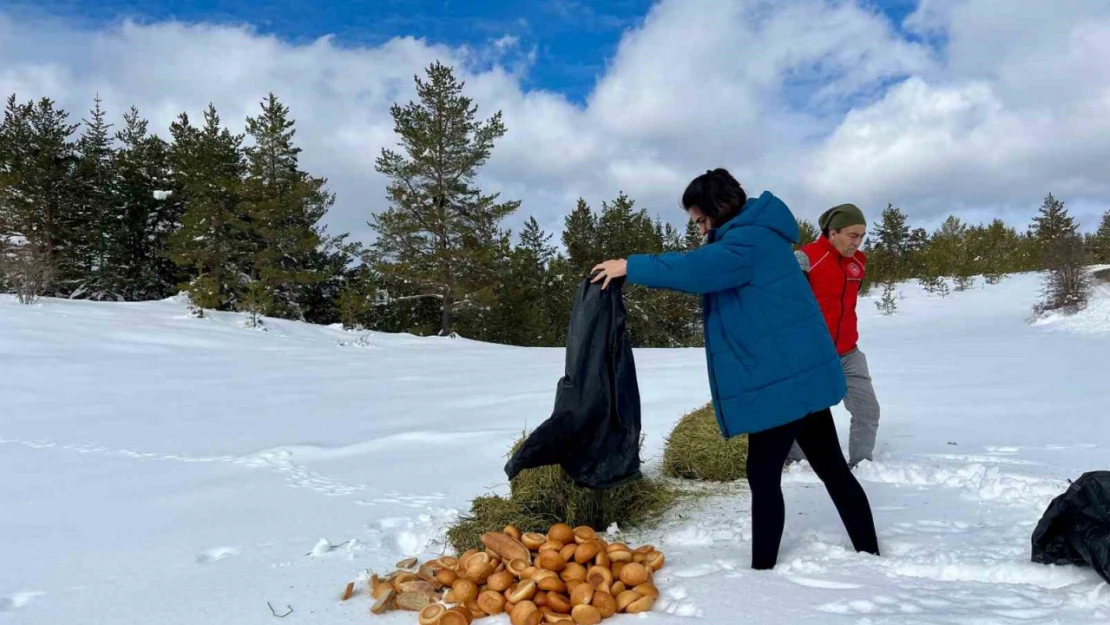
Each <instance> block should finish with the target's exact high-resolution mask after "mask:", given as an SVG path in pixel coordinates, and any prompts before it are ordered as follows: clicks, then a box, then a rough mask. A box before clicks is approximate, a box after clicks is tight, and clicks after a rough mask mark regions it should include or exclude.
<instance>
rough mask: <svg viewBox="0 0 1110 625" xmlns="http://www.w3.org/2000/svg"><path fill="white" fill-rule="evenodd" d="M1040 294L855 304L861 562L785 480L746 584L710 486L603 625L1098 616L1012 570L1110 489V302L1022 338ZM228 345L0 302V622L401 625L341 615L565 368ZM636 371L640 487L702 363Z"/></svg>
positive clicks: (1076, 619)
mask: <svg viewBox="0 0 1110 625" xmlns="http://www.w3.org/2000/svg"><path fill="white" fill-rule="evenodd" d="M1039 286H1040V285H1039V280H1038V278H1037V277H1036V276H1033V275H1024V276H1016V277H1013V278H1009V279H1007V280H1006V281H1004V282H1003V283H1002V284H999V285H996V286H990V287H984V286H982V285H981V283H980V286H979V287H977V288H975V289H973V290H971V291H968V292H963V293H954V294H952V295H951V296H950V297H948V298H947V299H944V300H941V299H939V298H933V297H930V296H926V295H925V294H924V293H923V292H922V291H921V290H920V289H919V288H917V287H916V286H913V285H907V286H905V287H903V293H904V294H905V298H904V299H902V300H900V301H899V307H900V310H899V312H898V314H897V315H895V316H892V317H884V316H880V315H879V314H878V312H877V311H876V309H875V307H874V305H873V304H872V303H871V301H870V300H864V301H863V302H861V313H862V320H861V326H862V328H861V330H862V335H863V341H862V343H861V346H862V348H863V349H864V350H865V351H866V352H867V354H868V357H869V360H870V364H871V369H872V373H873V376H874V377H875V383H876V387H877V390H878V392H879V398H880V401H881V402H882V405H883V411H884V412H883V418H882V424H881V426H880V430H879V448H878V452H879V457H878V458H877V459H876V462H875V463H871V464H865V465H864V466H861V467H860V468H859V469H858V474H859V476H860V478H861V479H862V480H863V484H864V487H865V488H866V490H867V492H868V495H869V496H870V497H871V502H872V505H873V506H874V509H875V515H876V521H877V525H878V530H879V536H880V546H881V547H882V549H883V551H884V555H883V557H881V558H872V557H865V556H860V555H856V554H854V553H851V552H850V551H849V550H846V547H848V546H849V543H848V541H847V538H846V536H845V535H844V533H843V531H842V530H841V526H840V522H839V519H838V518H837V516H836V512H835V510H834V508H833V507H832V505H831V503H830V502H829V501H828V498H827V497H826V496H825V493H824V491H823V489H822V488H821V486H820V484H819V483H818V482H817V481H816V479H815V477H814V476H813V474H812V473H811V472H809V471H808V470H807V469H805V468H794V469H792V470H791V471H790V472H789V474H788V475H787V476H786V483H785V492H786V498H787V511H788V520H787V529H786V535H785V537H784V541H783V550H782V554H781V557H780V566H779V568H778V569H776V570H775V571H772V572H765V573H756V572H752V571H750V570H749V569H748V559H749V556H750V543H749V542H748V541H749V539H750V523H749V519H748V509H747V502H746V499H745V497H744V495H743V488H740V487H737V488H732V489H729V491H728V492H726V493H723V494H722V495H721V496H719V497H714V498H711V499H707V500H703V501H702V502H700V504H699V506H698V508H697V509H693V510H683V511H681V513H682V514H681V517H678V516H676V517H674V518H672V519H670V520H668V521H667V522H666V523H665V524H664V526H663V527H660V528H658V529H656V530H652V531H651V532H649V533H648V534H647V535H646V536H635V537H631V538H630V539H631V540H634V541H635V542H637V543H641V542H651V543H653V544H656V545H657V546H659V547H660V548H661V549H663V550H665V551H666V553H667V556H668V566H667V568H665V569H664V574H663V575H662V576H661V579H660V580H659V582H660V586H661V588H662V589H663V593H664V599H663V600H662V601H661V602H660V603H658V604H657V606H656V612H654V613H652V614H650V615H646V616H641V617H617V618H616V620H614V621H613V622H614V625H618V624H619V623H620V622H625V621H626V622H632V621H633V619H636V618H642V619H645V620H647V621H649V622H657V623H687V622H692V621H691V619H695V620H705V622H711V623H733V622H752V623H767V624H773V623H798V622H809V623H872V624H879V623H953V624H961V625H962V624H965V623H966V624H970V623H1054V622H1060V623H1069V624H1077V625H1081V624H1085V623H1105V622H1107V621H1108V620H1110V589H1108V588H1106V585H1105V584H1102V583H1100V580H1099V579H1098V578H1097V577H1096V576H1095V575H1094V574H1093V573H1092V572H1091V571H1089V570H1082V569H1078V568H1074V567H1063V568H1061V567H1046V566H1042V565H1038V564H1032V563H1029V537H1030V534H1031V532H1032V530H1033V527H1034V525H1035V523H1036V521H1037V520H1038V519H1039V517H1040V514H1041V512H1042V511H1043V509H1044V506H1045V505H1046V504H1047V503H1048V501H1049V500H1050V499H1051V498H1052V497H1054V496H1055V495H1056V494H1058V493H1059V492H1062V491H1063V490H1064V489H1065V488H1066V484H1067V482H1066V480H1067V479H1068V478H1075V477H1077V476H1078V475H1079V474H1081V473H1082V472H1083V471H1087V470H1091V469H1106V468H1110V466H1108V465H1110V420H1108V419H1110V412H1108V409H1107V405H1108V403H1110V384H1108V382H1110V374H1108V373H1107V370H1108V368H1107V366H1106V362H1107V353H1108V348H1110V294H1107V293H1106V292H1105V290H1103V291H1100V292H1099V293H1098V294H1097V296H1096V298H1095V300H1094V301H1092V303H1091V306H1090V307H1089V308H1088V310H1087V311H1085V312H1083V313H1081V314H1080V315H1078V316H1076V317H1074V318H1067V319H1051V320H1048V321H1045V322H1039V323H1037V324H1030V323H1028V317H1029V311H1030V308H1031V306H1032V304H1033V303H1034V302H1035V300H1036V298H1037V292H1038V289H1039ZM242 323H243V318H242V317H240V316H238V315H222V314H216V315H213V316H211V317H209V318H206V319H194V318H191V317H189V316H188V314H187V311H186V307H185V305H184V303H183V302H181V301H180V300H167V301H163V302H153V303H137V304H115V303H113V304H105V303H89V302H74V301H58V300H45V301H43V302H42V303H41V304H38V305H34V306H29V307H28V306H21V305H19V304H17V303H16V302H15V301H14V300H13V299H10V298H3V299H0V363H2V364H0V398H2V401H3V409H2V410H0V476H3V479H2V480H0V563H2V564H0V624H4V623H21V624H23V623H33V624H44V625H45V624H54V623H65V624H67V625H76V624H83V623H113V624H121V625H131V624H143V625H147V624H151V623H158V624H160V625H163V624H164V625H170V624H177V623H189V624H198V625H199V624H204V625H231V624H235V625H248V624H251V623H272V622H274V620H275V619H274V616H273V615H272V614H271V613H270V609H269V608H268V607H267V605H266V604H267V602H270V603H271V604H272V605H274V606H275V607H276V608H279V609H282V610H284V607H285V606H287V605H288V606H291V607H292V608H293V610H294V612H293V614H292V615H290V616H289V617H288V618H287V619H285V622H289V623H293V622H298V623H312V624H316V623H354V622H376V623H381V625H393V624H398V625H399V624H400V623H406V624H408V623H414V622H415V619H414V618H413V617H412V616H411V615H396V616H385V617H373V616H371V615H369V614H368V612H367V608H368V602H365V601H361V602H348V603H340V602H339V601H338V600H337V599H338V593H339V591H340V590H341V588H342V584H343V583H345V582H346V581H347V580H348V579H352V578H354V576H355V575H357V574H358V572H359V571H363V570H365V569H379V570H380V569H383V568H386V567H388V566H391V565H392V564H393V563H395V562H396V561H397V560H399V559H400V558H401V557H402V556H407V555H420V554H421V553H424V552H427V551H431V552H437V553H438V552H439V551H440V550H441V549H442V546H441V545H440V544H438V543H437V541H438V540H439V539H441V538H442V530H443V528H444V525H445V524H447V523H449V522H450V521H451V519H452V518H453V517H454V515H456V514H457V513H458V512H459V511H465V510H466V508H467V507H468V503H469V501H470V499H471V498H473V497H474V496H476V495H479V494H483V493H486V492H489V491H501V490H503V489H504V488H505V487H506V483H505V478H504V474H503V472H502V466H503V464H504V460H505V452H506V449H507V447H508V445H509V444H510V443H511V441H512V440H513V438H514V437H515V436H518V435H519V434H520V432H521V431H522V430H523V429H525V428H530V427H534V426H535V425H536V424H538V423H539V422H540V421H542V420H543V419H545V418H546V417H547V416H548V414H549V413H550V410H551V402H552V400H553V397H554V387H555V383H556V381H557V380H558V378H559V376H560V375H561V373H562V365H563V350H561V349H521V348H512V347H501V346H492V345H485V344H480V343H475V342H472V341H468V340H465V339H441V338H416V337H411V336H397V335H384V334H376V333H367V334H358V333H349V332H344V331H343V330H341V329H338V328H325V327H319V326H309V325H305V324H298V323H290V322H282V321H276V320H269V321H268V326H269V329H268V330H267V331H259V330H252V329H247V328H245V327H243V325H242ZM636 358H637V367H638V369H639V372H640V387H641V391H642V398H643V405H644V429H645V431H646V433H647V436H648V438H647V449H646V454H645V455H646V458H645V459H646V460H647V461H648V462H649V463H650V464H651V465H656V464H657V462H658V458H659V456H660V454H661V445H662V441H663V438H664V436H665V435H666V434H667V432H668V431H669V430H670V428H671V426H672V425H673V423H674V422H675V420H676V419H677V418H678V417H679V416H680V415H681V414H682V413H683V412H684V411H686V410H689V409H692V408H694V407H697V406H699V405H701V404H703V403H704V402H705V401H706V400H707V399H708V386H707V384H706V380H705V365H704V357H703V355H702V353H701V352H700V351H699V350H639V351H637V353H636ZM836 414H837V419H838V425H839V427H840V431H841V435H842V443H843V442H845V441H844V439H845V438H846V432H847V416H846V413H844V412H843V411H842V410H840V409H839V408H838V409H837V411H836ZM321 539H325V541H326V542H323V543H322V542H321ZM492 622H504V623H507V622H508V621H507V619H506V618H504V617H501V619H500V620H499V621H492Z"/></svg>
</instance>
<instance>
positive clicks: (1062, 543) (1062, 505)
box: [1033, 471, 1110, 583]
mask: <svg viewBox="0 0 1110 625" xmlns="http://www.w3.org/2000/svg"><path fill="white" fill-rule="evenodd" d="M1033 561H1034V562H1040V563H1042V564H1077V565H1080V566H1090V567H1091V568H1093V569H1094V570H1095V572H1096V573H1098V574H1099V576H1100V577H1102V579H1104V580H1106V581H1107V582H1108V583H1110V471H1091V472H1088V473H1084V474H1083V475H1082V476H1080V477H1079V479H1078V480H1076V481H1075V482H1073V483H1072V485H1071V486H1070V487H1069V488H1068V490H1067V491H1065V492H1064V493H1063V494H1061V495H1060V496H1058V497H1056V499H1053V500H1052V503H1050V504H1049V505H1048V508H1047V509H1046V510H1045V513H1044V515H1043V516H1042V517H1041V520H1040V522H1039V523H1038V524H1037V528H1036V529H1035V530H1033Z"/></svg>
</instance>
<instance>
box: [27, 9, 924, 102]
mask: <svg viewBox="0 0 1110 625" xmlns="http://www.w3.org/2000/svg"><path fill="white" fill-rule="evenodd" d="M652 4H654V0H607V1H587V0H332V1H321V0H287V1H285V2H273V1H266V0H259V1H257V2H244V1H242V0H161V1H156V2H151V1H140V0H35V1H33V2H29V1H27V0H13V1H12V2H9V3H7V6H8V10H9V11H11V12H13V13H15V14H19V13H26V14H31V15H37V16H42V15H43V14H45V15H48V16H51V17H56V18H63V19H66V20H71V21H75V22H77V23H80V24H81V25H83V26H86V27H93V28H95V27H97V26H101V25H103V24H104V23H106V22H112V21H117V20H120V19H123V18H131V19H135V20H137V21H141V22H147V21H160V20H167V19H176V20H181V21H185V22H210V23H223V24H227V23H236V24H242V23H250V24H251V25H252V26H253V27H254V28H256V29H257V30H258V31H259V32H260V33H262V34H273V35H276V36H278V37H281V38H282V39H285V40H287V41H290V42H293V43H303V42H305V41H310V40H312V39H315V38H317V37H321V36H324V35H329V34H334V35H335V36H336V38H337V43H339V44H341V45H352V46H357V45H370V46H373V45H377V44H380V43H382V42H384V41H386V40H388V39H390V38H392V37H396V36H415V37H421V38H426V39H427V40H428V41H429V42H430V43H439V44H447V45H451V46H457V45H471V46H474V47H478V48H480V47H483V46H487V45H489V42H490V41H491V40H496V39H498V38H501V37H504V36H506V35H510V36H513V37H516V38H517V39H518V40H519V48H518V50H519V54H520V55H522V56H523V55H526V54H528V53H529V52H531V51H533V50H534V52H535V60H534V63H533V65H532V66H531V68H530V69H529V71H528V72H527V75H526V76H525V77H524V83H523V86H524V87H525V88H532V89H535V88H539V89H545V90H550V91H556V92H559V93H562V94H564V95H565V96H566V97H567V98H568V99H570V100H571V101H573V102H578V103H581V102H583V101H584V100H585V98H586V97H587V96H588V95H589V93H590V91H591V90H592V89H593V86H594V84H595V81H596V79H597V78H598V77H599V76H600V75H601V74H602V73H603V72H604V70H605V65H606V61H607V59H609V58H611V57H612V55H613V53H614V52H615V50H616V47H617V44H618V43H619V41H620V37H621V34H622V33H623V32H624V31H625V30H627V29H629V28H632V27H635V26H636V25H637V24H639V22H640V21H641V20H642V19H643V17H644V16H645V15H646V14H647V12H648V11H649V10H650V8H651V6H652ZM870 5H871V6H873V7H874V8H876V9H878V10H880V11H882V12H884V13H886V14H887V15H888V16H889V17H890V19H891V21H892V22H893V23H894V24H895V25H897V24H899V23H901V21H902V19H903V18H904V17H905V16H906V15H908V14H909V13H910V12H911V11H912V10H913V8H914V6H915V5H916V0H873V1H872V2H871V3H870Z"/></svg>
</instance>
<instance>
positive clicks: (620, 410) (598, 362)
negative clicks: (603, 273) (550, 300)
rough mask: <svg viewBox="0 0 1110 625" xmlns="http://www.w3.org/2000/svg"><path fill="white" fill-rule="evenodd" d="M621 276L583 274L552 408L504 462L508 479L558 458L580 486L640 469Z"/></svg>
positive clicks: (631, 475)
mask: <svg viewBox="0 0 1110 625" xmlns="http://www.w3.org/2000/svg"><path fill="white" fill-rule="evenodd" d="M623 284H624V280H623V279H617V280H612V281H610V282H609V286H608V287H607V288H606V289H605V290H602V289H601V283H600V282H598V283H597V284H592V283H591V282H590V279H589V278H586V279H584V280H583V281H582V284H580V285H579V286H578V290H577V291H576V292H575V294H574V304H573V307H572V310H571V314H570V327H569V329H568V331H567V348H566V371H565V375H564V376H563V377H562V378H561V379H560V380H559V383H558V385H557V386H556V390H555V408H554V410H553V411H552V413H551V416H550V417H548V419H547V420H546V421H544V422H543V423H541V424H540V425H539V426H538V427H536V429H535V430H533V431H532V433H531V434H530V435H529V436H528V438H527V439H526V440H525V441H524V443H523V444H522V445H521V446H520V448H519V449H517V451H516V453H514V454H513V456H512V457H511V458H510V459H509V462H508V463H507V464H506V465H505V473H506V474H507V475H508V476H509V479H512V478H514V477H516V475H517V474H518V473H520V472H521V471H522V470H524V469H532V468H536V467H541V466H545V465H552V464H558V465H560V466H562V467H563V470H564V471H566V472H567V474H568V475H569V476H570V477H571V479H573V480H574V482H575V484H577V485H578V486H584V487H588V488H594V489H606V488H612V487H614V486H619V485H621V484H625V483H627V482H631V481H634V480H637V479H639V478H640V477H641V475H640V390H639V386H638V385H637V383H636V365H635V363H634V362H633V359H632V343H631V341H630V339H629V337H628V331H627V329H626V327H625V318H626V312H625V307H624V300H623V296H622V293H621V287H622V286H623Z"/></svg>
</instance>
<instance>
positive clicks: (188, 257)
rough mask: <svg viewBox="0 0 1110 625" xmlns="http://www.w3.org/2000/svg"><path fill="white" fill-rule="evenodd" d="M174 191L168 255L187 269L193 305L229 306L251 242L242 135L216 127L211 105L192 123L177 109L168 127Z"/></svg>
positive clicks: (239, 289) (245, 270)
mask: <svg viewBox="0 0 1110 625" xmlns="http://www.w3.org/2000/svg"><path fill="white" fill-rule="evenodd" d="M170 133H171V134H172V135H173V146H172V148H171V149H170V167H171V169H172V171H173V178H174V183H173V186H174V187H175V188H174V189H173V190H174V193H175V195H176V196H177V198H178V201H180V202H182V203H183V207H184V214H183V215H182V224H181V228H180V229H178V230H177V231H176V232H175V233H174V234H173V236H172V238H171V243H170V246H171V250H170V254H171V258H173V260H174V262H176V263H177V264H178V265H180V266H181V267H183V268H185V269H187V270H188V271H189V274H190V277H191V281H190V283H189V285H188V291H189V296H190V299H191V300H192V302H193V306H194V310H195V311H197V312H198V313H200V314H203V310H204V309H205V308H213V309H219V310H234V309H236V308H237V305H238V302H239V299H240V294H242V293H244V291H245V288H244V287H245V283H246V280H245V278H246V276H248V275H249V271H250V268H251V257H252V252H253V251H254V250H255V244H254V242H252V241H251V240H250V224H249V223H248V221H247V217H246V215H244V213H243V207H242V205H241V203H242V177H243V169H244V167H243V154H242V148H241V145H242V141H243V137H242V135H233V134H231V131H229V130H228V129H226V128H222V127H221V125H220V117H219V114H218V113H217V112H216V108H215V106H213V105H211V104H209V106H208V108H207V109H206V110H205V112H204V126H203V127H201V128H196V127H194V126H192V125H191V124H190V122H189V118H188V116H187V115H186V114H185V113H182V114H181V115H180V116H179V117H178V119H177V121H175V122H174V123H173V124H172V125H171V126H170Z"/></svg>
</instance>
